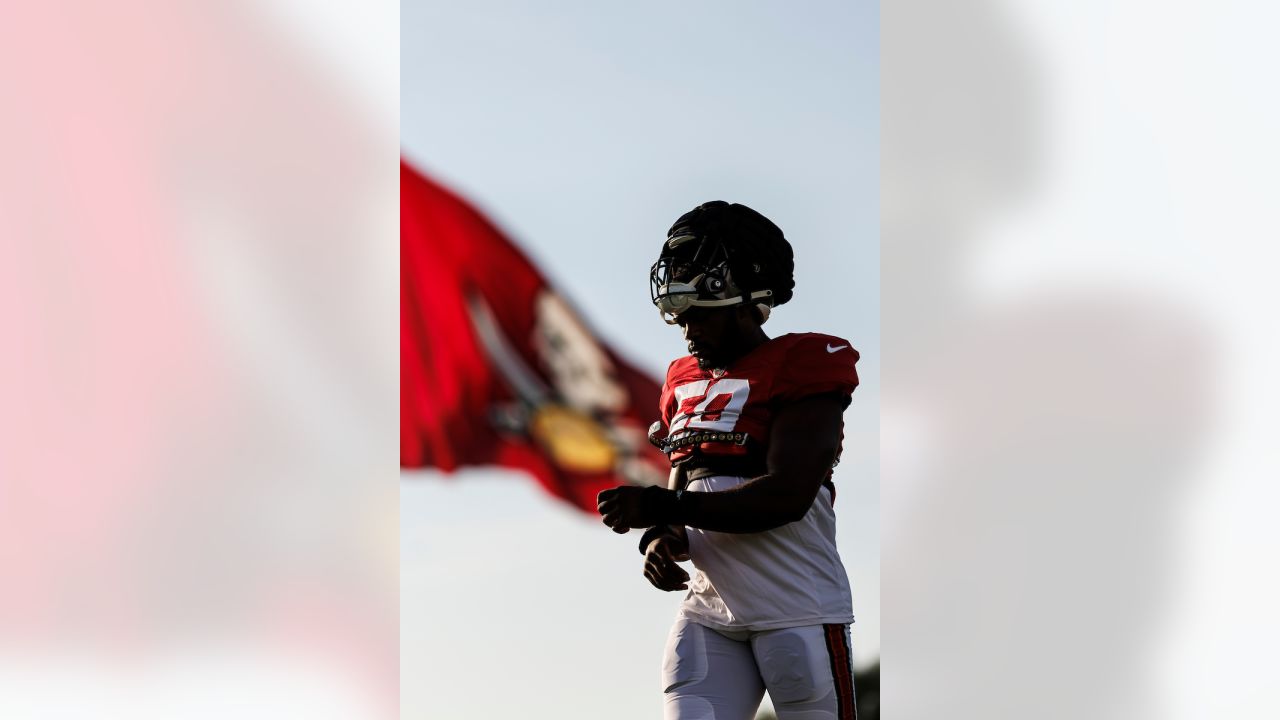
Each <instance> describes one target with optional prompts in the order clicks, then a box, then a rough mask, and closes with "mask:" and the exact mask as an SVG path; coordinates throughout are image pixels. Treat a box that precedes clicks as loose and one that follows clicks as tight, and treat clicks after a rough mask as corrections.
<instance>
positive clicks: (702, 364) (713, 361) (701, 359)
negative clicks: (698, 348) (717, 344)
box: [693, 351, 720, 370]
mask: <svg viewBox="0 0 1280 720" xmlns="http://www.w3.org/2000/svg"><path fill="white" fill-rule="evenodd" d="M693 357H694V358H695V359H696V360H697V361H698V369H699V370H713V369H715V368H718V367H720V360H719V358H718V357H717V356H716V355H714V354H710V353H707V352H705V351H703V352H696V353H694V354H693Z"/></svg>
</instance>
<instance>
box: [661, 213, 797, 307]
mask: <svg viewBox="0 0 1280 720" xmlns="http://www.w3.org/2000/svg"><path fill="white" fill-rule="evenodd" d="M748 214H749V215H748ZM744 216H746V217H759V218H760V219H761V220H763V222H764V223H768V220H764V218H763V216H760V215H759V214H758V213H756V212H755V211H754V210H751V209H750V208H747V207H745V206H743V205H730V204H729V203H726V202H724V201H720V200H717V201H714V202H709V203H704V204H702V205H699V206H698V207H697V208H695V209H694V210H693V211H691V212H689V213H686V214H685V215H684V216H683V217H681V218H680V219H679V220H677V221H676V224H675V225H673V226H672V228H671V230H670V232H668V234H667V239H666V242H664V243H663V245H662V252H661V253H660V254H659V256H658V261H657V262H656V263H654V264H653V266H652V267H651V268H650V269H649V297H650V300H651V301H652V302H653V304H654V306H656V307H657V308H658V312H659V313H660V314H661V315H662V319H663V320H664V321H666V322H667V324H669V325H674V324H676V322H677V318H678V317H679V315H680V314H681V313H683V312H685V311H686V310H688V309H690V308H694V307H730V306H733V305H741V304H744V303H754V304H756V306H757V308H758V309H759V310H760V313H761V315H762V317H763V318H764V319H765V320H767V319H768V317H769V309H770V308H771V307H773V306H774V305H775V304H780V303H777V302H775V300H776V298H775V294H774V290H773V289H772V288H767V287H759V286H758V285H759V284H760V280H761V279H762V278H763V277H764V276H766V275H767V273H765V272H763V268H762V261H761V260H760V259H759V258H754V257H752V255H753V253H752V252H751V249H750V244H749V243H746V242H744V239H745V236H748V235H757V234H758V233H757V232H754V230H755V229H754V228H752V227H750V226H748V225H747V224H746V223H743V222H742V217H744ZM734 221H737V222H734ZM768 225H769V227H770V228H772V229H773V230H774V231H775V232H776V233H777V236H778V238H779V239H780V238H781V235H782V233H781V231H778V230H777V228H776V227H774V226H773V225H772V223H768ZM781 242H783V243H785V242H786V241H785V240H781ZM787 251H788V253H787V254H788V260H789V259H790V258H789V255H790V253H789V251H790V247H789V246H788V247H787ZM787 271H788V275H789V274H790V267H788V268H787ZM743 276H746V277H747V278H748V279H753V280H754V282H752V283H751V286H749V285H748V283H747V282H743V281H742V277H743ZM788 290H789V288H788Z"/></svg>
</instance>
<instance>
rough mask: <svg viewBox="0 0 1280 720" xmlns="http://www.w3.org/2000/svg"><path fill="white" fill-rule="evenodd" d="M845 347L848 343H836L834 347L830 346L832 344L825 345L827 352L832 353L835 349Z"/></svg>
mask: <svg viewBox="0 0 1280 720" xmlns="http://www.w3.org/2000/svg"><path fill="white" fill-rule="evenodd" d="M847 347H849V346H848V345H836V346H835V347H832V346H830V345H827V352H829V353H833V352H835V351H837V350H843V349H845V348H847Z"/></svg>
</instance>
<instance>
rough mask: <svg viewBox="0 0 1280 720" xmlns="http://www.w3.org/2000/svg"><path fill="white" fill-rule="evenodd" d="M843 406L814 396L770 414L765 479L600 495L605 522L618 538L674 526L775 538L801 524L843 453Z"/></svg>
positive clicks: (827, 397) (839, 401)
mask: <svg viewBox="0 0 1280 720" xmlns="http://www.w3.org/2000/svg"><path fill="white" fill-rule="evenodd" d="M844 407H845V402H844V399H843V398H841V397H840V396H837V395H816V396H811V397H807V398H803V399H800V400H797V401H795V402H793V403H790V404H788V405H786V406H784V407H783V408H780V409H779V410H778V412H777V413H776V414H775V416H774V419H773V423H772V426H771V429H770V435H769V452H768V456H767V458H766V467H767V469H768V473H767V474H765V475H762V476H761V477H758V478H755V479H754V480H751V481H749V482H747V483H744V484H743V485H741V486H739V487H737V488H734V489H732V490H727V491H723V492H712V493H702V492H689V491H685V492H682V493H680V494H679V495H677V493H675V492H673V491H672V490H669V489H663V488H660V487H657V486H653V487H649V488H644V489H640V488H615V489H613V490H606V491H604V492H602V493H600V497H599V498H598V506H599V510H600V514H601V515H603V516H604V522H605V524H606V525H609V526H610V527H612V528H613V529H614V531H615V532H626V531H627V529H628V528H631V527H645V526H648V525H650V524H679V525H687V526H689V527H695V528H701V529H703V530H712V531H716V532H727V533H753V532H763V531H765V530H772V529H773V528H776V527H780V526H782V525H785V524H787V523H790V522H794V521H796V520H799V519H801V518H803V517H804V515H805V513H806V512H808V511H809V507H810V506H811V505H812V504H813V499H814V497H815V496H816V495H817V494H818V488H820V487H821V486H822V481H823V480H824V479H825V478H826V476H827V472H828V471H829V470H830V469H831V466H832V464H833V463H834V462H835V458H836V453H837V452H839V448H840V429H841V418H842V417H843V415H844Z"/></svg>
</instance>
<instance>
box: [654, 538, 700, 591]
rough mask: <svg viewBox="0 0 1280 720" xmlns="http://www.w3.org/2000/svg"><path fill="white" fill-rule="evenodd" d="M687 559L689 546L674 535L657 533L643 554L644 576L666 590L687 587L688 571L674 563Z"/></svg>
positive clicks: (657, 586)
mask: <svg viewBox="0 0 1280 720" xmlns="http://www.w3.org/2000/svg"><path fill="white" fill-rule="evenodd" d="M688 559H689V546H688V544H687V543H682V542H681V541H680V540H679V538H677V537H675V536H674V535H659V536H658V537H656V538H654V539H653V540H652V541H650V543H649V547H648V548H647V549H646V550H645V554H644V576H645V579H647V580H648V581H649V584H651V585H653V586H654V587H656V588H658V589H659V590H663V591H666V592H672V591H674V590H688V589H689V573H687V572H685V569H684V568H682V567H680V566H679V565H677V564H676V563H678V562H681V561H683V560H688Z"/></svg>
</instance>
